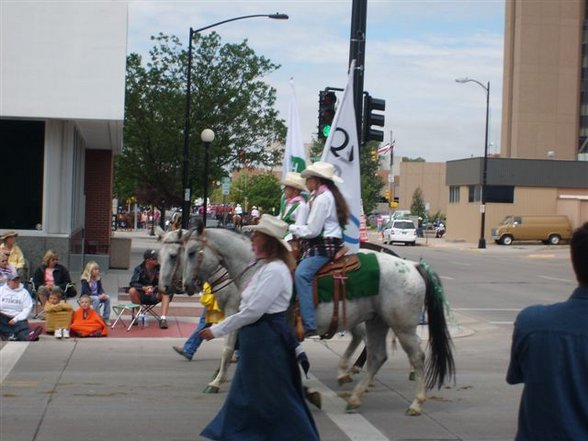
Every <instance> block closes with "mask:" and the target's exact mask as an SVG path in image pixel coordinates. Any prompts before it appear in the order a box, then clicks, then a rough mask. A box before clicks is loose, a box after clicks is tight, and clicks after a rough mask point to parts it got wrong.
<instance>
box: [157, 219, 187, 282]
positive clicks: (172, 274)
mask: <svg viewBox="0 0 588 441" xmlns="http://www.w3.org/2000/svg"><path fill="white" fill-rule="evenodd" d="M157 235H158V236H159V240H160V241H161V249H160V250H159V264H160V269H159V290H160V291H162V292H165V293H168V294H169V293H175V292H181V276H182V274H181V267H182V257H183V248H184V243H185V237H188V236H189V232H186V231H182V230H176V231H170V232H168V233H165V232H164V231H163V230H161V228H160V229H159V231H158V232H157Z"/></svg>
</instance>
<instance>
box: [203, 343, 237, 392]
mask: <svg viewBox="0 0 588 441" xmlns="http://www.w3.org/2000/svg"><path fill="white" fill-rule="evenodd" d="M236 341H237V334H236V333H235V332H232V333H230V334H229V335H228V336H227V337H226V338H225V347H224V348H223V355H222V357H221V361H220V366H219V368H218V371H217V372H218V373H217V375H216V377H215V378H214V379H213V380H212V381H211V382H210V383H208V385H207V386H206V387H205V388H204V391H203V392H204V393H207V394H216V393H218V392H219V391H220V385H221V384H222V383H224V382H225V381H227V374H228V372H229V366H230V364H231V358H232V357H233V352H234V351H235V342H236Z"/></svg>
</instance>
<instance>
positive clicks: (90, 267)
mask: <svg viewBox="0 0 588 441" xmlns="http://www.w3.org/2000/svg"><path fill="white" fill-rule="evenodd" d="M94 268H98V269H100V265H98V264H97V263H96V262H94V261H93V260H90V261H89V262H88V263H86V267H85V268H84V272H83V273H82V276H81V277H80V279H82V280H87V281H88V282H89V281H90V280H91V279H92V271H94ZM96 280H100V276H98V277H97V278H96Z"/></svg>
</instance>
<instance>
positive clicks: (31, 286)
mask: <svg viewBox="0 0 588 441" xmlns="http://www.w3.org/2000/svg"><path fill="white" fill-rule="evenodd" d="M25 288H26V289H27V291H28V292H29V293H30V294H31V297H32V298H33V303H34V306H33V320H45V311H44V310H43V305H41V299H39V293H38V292H37V287H36V286H35V282H34V280H33V278H32V277H31V278H30V279H29V281H28V282H26V284H25Z"/></svg>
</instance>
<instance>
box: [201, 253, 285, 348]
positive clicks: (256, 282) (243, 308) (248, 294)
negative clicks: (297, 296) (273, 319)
mask: <svg viewBox="0 0 588 441" xmlns="http://www.w3.org/2000/svg"><path fill="white" fill-rule="evenodd" d="M291 297H292V275H291V273H290V270H289V269H288V267H287V266H286V264H285V263H284V262H282V261H281V260H273V261H271V262H268V263H267V264H265V265H263V266H262V267H261V268H260V269H259V270H257V272H256V273H255V274H254V275H253V277H252V278H251V280H250V282H249V284H248V285H247V287H246V288H245V289H244V290H243V292H242V293H241V304H240V305H239V311H238V312H237V313H235V314H233V315H231V316H229V317H227V318H226V319H224V320H223V321H222V322H220V323H218V324H216V325H213V326H212V327H211V328H210V330H211V331H212V334H213V335H214V336H215V337H222V336H223V335H226V334H229V333H230V332H233V331H235V330H237V329H239V328H242V327H243V326H247V325H250V324H251V323H255V322H256V321H257V320H259V319H260V318H261V316H262V315H263V314H275V313H276V312H283V311H286V310H287V309H288V306H289V305H290V298H291Z"/></svg>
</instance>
